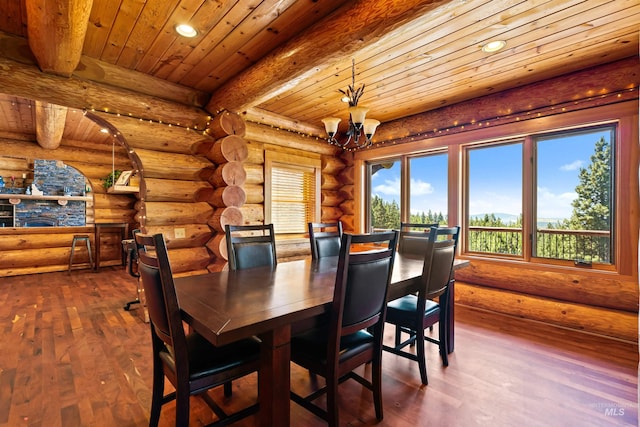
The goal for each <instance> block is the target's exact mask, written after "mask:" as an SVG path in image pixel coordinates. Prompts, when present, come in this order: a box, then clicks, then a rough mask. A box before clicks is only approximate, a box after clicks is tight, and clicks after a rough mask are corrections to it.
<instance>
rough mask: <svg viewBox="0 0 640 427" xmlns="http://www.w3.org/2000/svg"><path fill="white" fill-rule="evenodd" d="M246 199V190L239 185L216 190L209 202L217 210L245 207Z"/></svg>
mask: <svg viewBox="0 0 640 427" xmlns="http://www.w3.org/2000/svg"><path fill="white" fill-rule="evenodd" d="M246 198H247V197H246V195H245V193H244V188H242V187H239V186H237V185H228V186H226V187H219V188H216V189H215V190H214V191H213V194H212V195H211V197H210V198H209V199H208V200H207V202H209V203H210V204H211V205H213V206H215V207H217V208H223V207H227V206H235V207H238V208H239V207H240V206H242V205H244V202H245V200H246Z"/></svg>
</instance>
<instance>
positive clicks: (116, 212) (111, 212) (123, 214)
mask: <svg viewBox="0 0 640 427" xmlns="http://www.w3.org/2000/svg"><path fill="white" fill-rule="evenodd" d="M136 213H137V212H136V211H135V210H134V209H98V208H95V209H94V211H93V215H94V216H95V221H96V222H135V220H134V218H135V215H136Z"/></svg>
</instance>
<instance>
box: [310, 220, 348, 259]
mask: <svg viewBox="0 0 640 427" xmlns="http://www.w3.org/2000/svg"><path fill="white" fill-rule="evenodd" d="M308 225H309V242H310V243H311V257H312V258H313V259H318V258H324V257H328V256H338V255H339V254H340V241H341V239H342V222H340V221H338V222H310V223H309V224H308Z"/></svg>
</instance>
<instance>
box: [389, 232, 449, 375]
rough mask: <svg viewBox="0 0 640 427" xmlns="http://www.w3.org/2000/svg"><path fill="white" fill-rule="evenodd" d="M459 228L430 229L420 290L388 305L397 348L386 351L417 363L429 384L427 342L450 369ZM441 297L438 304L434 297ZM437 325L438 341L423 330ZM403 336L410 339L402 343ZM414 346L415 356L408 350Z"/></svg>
mask: <svg viewBox="0 0 640 427" xmlns="http://www.w3.org/2000/svg"><path fill="white" fill-rule="evenodd" d="M459 233H460V227H441V228H438V227H431V229H430V231H429V237H428V239H427V241H426V251H425V253H424V267H423V270H422V276H421V278H420V289H419V291H418V293H417V295H415V294H410V295H406V296H404V297H402V298H398V299H395V300H393V301H391V302H389V303H388V304H387V319H386V322H387V323H389V324H392V325H395V327H396V330H395V342H394V346H393V347H391V346H386V345H385V346H383V348H384V350H386V351H388V352H391V353H394V354H397V355H399V356H402V357H406V358H407V359H411V360H415V361H417V362H418V366H419V369H420V379H421V381H422V384H424V385H427V384H428V379H427V361H426V357H425V348H424V345H425V341H429V342H432V343H435V344H438V346H439V350H440V357H442V363H443V365H444V366H449V358H448V352H447V332H448V331H447V322H446V318H447V315H448V313H449V310H451V307H450V303H449V301H450V300H449V295H448V292H449V289H450V284H451V282H452V281H453V261H454V258H455V253H456V246H457V244H458V234H459ZM436 297H438V302H435V301H433V298H436ZM436 323H438V339H435V338H432V337H430V336H426V335H425V333H424V330H425V329H426V328H431V327H432V326H433V325H435V324H436ZM402 333H407V334H409V338H408V339H406V340H404V341H402V339H401V335H402ZM413 344H415V347H416V350H415V353H413V352H410V351H407V350H405V347H406V346H407V345H413Z"/></svg>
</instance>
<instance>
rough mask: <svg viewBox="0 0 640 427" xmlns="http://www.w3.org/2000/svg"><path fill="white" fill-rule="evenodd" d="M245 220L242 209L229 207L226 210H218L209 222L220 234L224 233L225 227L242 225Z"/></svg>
mask: <svg viewBox="0 0 640 427" xmlns="http://www.w3.org/2000/svg"><path fill="white" fill-rule="evenodd" d="M243 223H244V218H243V216H242V211H241V210H240V208H237V207H235V206H229V207H224V208H218V209H216V210H215V211H214V212H213V216H211V219H210V220H209V222H208V224H209V227H211V228H213V229H214V230H215V231H217V232H218V233H224V231H225V225H227V224H229V225H242V224H243Z"/></svg>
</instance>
